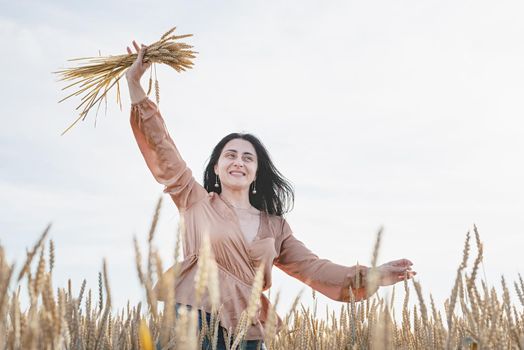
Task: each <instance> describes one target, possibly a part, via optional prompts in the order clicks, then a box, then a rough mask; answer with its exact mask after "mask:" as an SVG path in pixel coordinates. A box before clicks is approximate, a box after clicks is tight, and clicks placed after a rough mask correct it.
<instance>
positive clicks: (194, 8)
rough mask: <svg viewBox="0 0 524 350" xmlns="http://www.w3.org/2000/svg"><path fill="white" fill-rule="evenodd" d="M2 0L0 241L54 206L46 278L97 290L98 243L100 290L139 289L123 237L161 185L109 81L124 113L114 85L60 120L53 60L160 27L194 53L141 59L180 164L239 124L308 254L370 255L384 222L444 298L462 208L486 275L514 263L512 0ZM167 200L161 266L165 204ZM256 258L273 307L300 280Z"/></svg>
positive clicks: (520, 223)
mask: <svg viewBox="0 0 524 350" xmlns="http://www.w3.org/2000/svg"><path fill="white" fill-rule="evenodd" d="M0 4H1V11H0V39H1V45H2V46H3V47H2V50H1V52H2V55H0V69H1V70H2V82H3V83H2V85H1V87H0V96H2V97H1V102H2V113H1V114H0V118H1V126H2V127H1V128H0V203H1V205H0V243H1V244H2V245H3V246H4V247H5V249H6V251H7V254H8V256H9V258H10V259H12V260H16V261H17V262H18V263H19V264H21V263H22V262H23V260H24V255H25V248H26V247H29V246H30V245H32V244H33V242H34V241H35V240H36V239H37V237H38V236H39V235H40V233H41V232H42V230H43V229H44V228H45V226H46V225H47V223H48V222H51V221H52V222H53V227H52V230H51V237H52V238H53V239H54V241H55V245H56V259H57V261H56V268H55V272H54V277H55V280H54V284H55V286H65V285H66V281H67V278H71V279H72V281H73V286H74V287H75V288H76V289H78V288H79V285H80V283H81V281H82V279H83V278H87V280H88V284H89V286H91V287H93V288H95V289H96V285H97V273H98V271H99V270H100V268H101V263H102V258H103V257H106V258H107V260H108V263H109V274H110V281H111V283H112V286H111V287H112V292H113V300H114V301H115V306H116V307H121V306H123V305H125V303H126V301H127V300H128V299H129V300H131V302H133V303H137V302H138V301H140V300H143V299H144V293H143V292H142V290H141V289H140V288H139V284H138V279H137V278H136V272H135V267H134V255H133V245H132V237H133V235H137V237H138V239H139V240H140V241H141V242H142V243H145V241H146V235H147V231H148V227H149V223H150V220H151V217H152V213H153V210H154V205H155V202H156V201H157V199H158V197H159V196H160V195H161V194H162V186H161V185H159V184H157V183H156V182H155V181H154V179H153V177H152V176H151V174H150V173H149V170H148V169H147V167H146V165H145V162H144V160H143V158H142V156H141V154H140V152H139V150H138V147H137V146H136V142H135V140H134V138H133V136H132V132H131V129H130V126H129V97H128V94H127V90H126V86H125V85H124V86H122V92H123V101H124V106H123V110H122V111H120V110H119V108H118V107H117V105H116V103H115V102H114V98H115V95H114V94H113V95H111V98H110V100H109V103H108V109H107V113H104V112H103V111H102V112H101V113H99V116H98V122H97V127H96V128H94V115H93V114H92V115H90V116H89V117H88V118H87V119H86V121H85V122H83V123H80V124H78V125H77V126H76V127H75V128H74V129H73V130H71V131H70V132H69V133H68V134H66V135H65V136H60V133H61V132H62V131H63V130H64V129H65V128H66V127H67V126H68V125H69V124H70V123H71V122H72V121H73V120H74V119H76V115H75V113H74V109H75V107H76V105H77V104H78V102H79V100H78V99H77V100H72V99H71V100H68V101H66V102H63V103H60V104H58V103H57V101H59V100H60V99H61V98H63V97H64V96H66V94H67V91H61V88H62V87H64V86H65V84H63V83H60V82H58V81H57V76H56V75H53V74H52V72H53V71H56V70H58V69H60V68H64V67H69V66H71V63H69V62H67V60H68V59H70V58H76V57H85V56H95V55H98V53H99V52H101V53H102V55H109V54H121V53H124V52H125V46H126V45H129V44H130V42H131V40H133V39H136V40H137V41H139V42H143V43H145V44H148V43H152V42H154V41H156V40H157V39H159V37H160V36H161V35H162V34H163V33H164V32H165V31H166V30H168V29H169V28H171V27H172V26H174V25H176V26H177V27H178V29H177V32H178V33H179V34H186V33H193V34H194V37H192V38H189V39H185V41H186V42H188V43H190V44H192V45H194V47H195V50H196V51H198V52H199V54H198V57H197V58H196V59H195V67H194V69H193V70H191V71H189V72H185V73H182V74H178V73H176V72H175V71H174V70H172V69H171V68H169V67H158V75H159V81H160V90H161V102H160V109H161V111H162V114H163V116H164V118H165V120H166V124H167V126H168V129H169V130H170V133H171V135H172V137H173V139H174V140H175V143H176V144H177V146H178V147H179V149H180V151H181V153H182V155H183V156H184V158H185V159H186V161H187V163H188V165H189V166H190V167H191V168H192V170H193V172H194V174H195V177H196V178H197V180H198V181H201V179H202V173H203V169H204V165H205V162H206V160H207V158H208V157H209V155H210V153H211V149H212V148H213V146H214V145H215V144H216V143H217V142H218V141H219V140H220V139H221V138H222V137H223V136H224V135H226V134H227V133H229V132H233V131H248V132H252V133H254V134H256V135H258V136H259V137H260V138H261V139H262V141H263V142H264V143H265V145H266V146H267V148H268V149H269V151H270V153H271V155H272V157H273V159H274V162H275V163H276V165H277V167H278V168H279V169H280V170H281V172H282V173H283V174H284V175H285V176H286V177H287V178H289V180H290V181H291V182H292V183H293V184H294V186H295V188H296V205H295V209H294V210H293V211H292V212H291V213H289V214H288V216H287V218H288V221H289V223H290V225H291V227H292V228H293V230H294V232H295V235H296V236H297V237H298V238H299V239H301V240H303V241H304V242H305V244H306V245H307V246H308V247H309V248H310V249H312V250H313V251H314V252H316V253H317V254H318V255H319V256H320V257H323V258H328V259H331V260H332V261H334V262H337V263H340V264H346V265H353V264H355V263H356V262H357V261H359V262H360V263H361V264H368V263H369V262H370V257H371V250H372V246H373V241H374V237H375V233H376V231H377V230H378V228H379V227H380V226H381V225H383V226H384V229H385V230H384V239H383V244H382V247H381V252H380V263H383V262H386V261H389V260H393V259H397V258H403V257H406V258H409V259H411V260H412V261H413V262H414V263H415V266H414V268H415V270H416V271H418V273H419V275H418V279H419V280H420V282H421V284H422V287H423V290H424V291H425V292H426V293H429V292H431V293H432V294H433V295H434V297H435V299H436V301H437V303H438V304H440V305H443V301H444V299H445V297H446V296H448V295H449V292H450V290H451V288H452V283H453V281H454V276H455V271H456V269H457V267H458V264H459V262H460V259H461V256H462V246H463V241H464V237H465V234H466V232H467V231H468V230H471V229H472V225H473V224H474V223H475V224H477V226H478V228H479V231H480V234H481V237H482V240H483V241H484V243H485V248H484V251H485V254H484V256H485V260H484V268H485V274H486V277H487V278H488V281H489V283H491V284H499V281H500V276H501V275H502V274H504V275H505V277H506V278H507V279H509V280H510V281H512V280H514V279H516V278H517V274H518V273H519V272H522V271H523V270H524V260H523V259H522V258H521V254H522V247H523V246H524V245H523V243H524V239H523V238H522V237H523V236H522V235H523V234H524V232H522V230H523V227H524V216H523V213H524V185H523V183H522V180H523V178H524V165H523V162H522V159H523V152H524V137H523V132H524V122H523V118H522V116H523V112H524V104H523V98H522V96H523V95H524V40H523V38H524V22H523V21H522V18H523V16H524V4H523V3H522V2H520V1H501V2H492V1H489V2H487V1H441V0H439V1H395V2H392V1H365V2H364V1H329V2H326V1H323V2H321V1H304V0H301V1H286V2H281V1H240V0H239V1H222V2H218V1H149V2H147V3H146V2H139V1H112V2H105V1H90V2H89V3H86V2H83V1H82V2H81V1H76V2H74V1H63V2H62V1H54V2H50V1H45V2H36V1H35V2H31V1H18V2H14V1H9V2H8V1H4V0H1V1H0ZM165 199H166V200H165V201H164V203H165V205H164V208H163V210H162V217H161V221H160V225H159V227H158V232H157V237H156V243H157V244H158V246H159V247H160V248H161V252H162V256H163V257H164V260H165V261H164V264H165V265H167V264H168V261H170V259H171V256H172V247H173V242H174V233H175V230H176V226H177V222H178V213H177V210H176V207H175V206H174V204H173V203H172V202H171V200H170V199H169V198H168V197H167V196H166V198H165ZM274 273H275V274H274V283H273V288H272V290H273V291H277V290H282V297H281V301H282V303H281V307H280V309H281V311H284V310H286V309H287V307H289V304H290V302H291V300H292V299H293V298H294V296H295V295H296V294H297V293H298V292H299V291H300V290H301V289H302V288H303V287H304V285H302V284H301V283H299V282H297V281H295V280H294V279H292V278H291V277H289V276H287V275H285V274H283V273H281V272H280V271H278V269H277V268H275V271H274ZM482 275H483V274H482ZM382 292H383V293H387V292H391V288H384V289H383V291H382ZM310 294H311V293H310V290H309V288H306V289H305V299H304V300H305V302H308V300H309V298H310ZM320 301H321V304H320V306H323V305H324V304H325V303H329V305H330V306H334V307H339V306H340V304H338V303H335V302H329V301H328V299H327V298H324V297H321V298H320ZM321 310H323V309H322V308H321Z"/></svg>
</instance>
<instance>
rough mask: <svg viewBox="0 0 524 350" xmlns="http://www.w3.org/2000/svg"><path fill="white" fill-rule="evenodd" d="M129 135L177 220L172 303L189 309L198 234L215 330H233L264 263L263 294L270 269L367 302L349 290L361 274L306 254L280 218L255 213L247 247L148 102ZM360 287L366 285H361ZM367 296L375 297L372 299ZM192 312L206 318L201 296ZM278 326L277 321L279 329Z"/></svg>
mask: <svg viewBox="0 0 524 350" xmlns="http://www.w3.org/2000/svg"><path fill="white" fill-rule="evenodd" d="M131 127H132V130H133V133H134V136H135V138H136V141H137V143H138V146H139V148H140V151H141V152H142V155H143V156H144V159H145V161H146V164H147V166H148V167H149V169H150V170H151V172H152V174H153V176H154V177H155V179H156V180H157V181H158V182H159V183H160V184H162V185H164V186H165V189H164V192H165V193H169V195H170V196H171V198H172V199H173V201H174V202H175V204H176V206H177V207H178V209H179V211H180V215H181V216H183V219H184V223H185V232H184V237H183V243H184V245H183V254H184V260H183V261H182V263H181V270H180V275H179V278H178V280H177V282H176V289H175V290H176V293H175V294H176V297H175V298H176V302H178V303H182V304H186V305H193V304H194V303H195V300H194V296H195V293H194V281H195V274H196V270H197V261H198V252H199V250H200V244H201V242H202V237H203V234H204V233H207V234H208V235H209V237H210V243H211V250H212V253H213V255H214V257H215V260H216V263H217V265H218V273H219V281H220V298H221V303H222V310H221V313H220V324H221V326H222V327H225V328H229V327H231V328H232V329H234V328H235V327H236V325H237V323H238V321H239V317H240V314H241V312H242V311H243V310H244V309H245V308H246V307H247V303H248V301H249V296H250V293H251V285H252V283H253V280H254V277H255V271H256V268H257V266H259V264H260V263H262V262H263V263H264V287H263V290H267V289H268V288H269V287H271V270H272V267H273V265H275V266H277V267H278V268H280V269H282V270H283V271H284V272H286V273H287V274H289V275H290V276H293V277H295V278H297V279H298V280H300V281H302V282H304V283H305V284H307V285H309V286H310V287H311V288H313V289H315V290H316V291H318V292H320V293H322V294H324V295H326V296H327V297H329V298H331V299H334V300H338V301H344V302H347V301H349V288H352V291H353V294H354V295H355V298H356V299H357V300H360V299H362V298H365V297H366V291H365V289H364V288H356V287H355V286H356V285H355V283H356V282H355V281H356V279H357V274H358V275H359V277H358V278H359V279H362V278H363V277H365V274H366V272H367V270H368V268H366V267H364V266H359V267H357V266H353V267H347V266H342V265H337V264H334V263H332V262H331V261H329V260H326V259H320V258H319V257H318V256H316V255H315V254H313V253H312V252H311V251H310V250H309V249H308V248H307V247H306V246H304V244H303V243H302V242H301V241H299V240H298V239H297V238H296V237H295V235H294V234H293V232H292V230H291V228H290V227H289V225H288V223H287V222H286V220H285V219H284V218H283V217H281V216H276V215H270V214H268V213H266V212H263V211H262V212H260V224H259V227H258V231H257V233H256V235H255V237H254V239H253V240H252V241H250V242H248V241H246V239H245V237H244V235H243V233H242V229H241V225H240V222H239V220H238V216H237V214H236V213H235V211H234V208H232V207H231V206H230V205H229V204H227V203H226V202H225V201H224V200H222V198H221V197H220V196H219V195H217V194H215V193H213V192H212V193H211V194H209V193H208V192H207V191H206V190H205V189H204V187H203V186H201V185H200V184H199V183H198V182H196V181H195V178H194V177H193V175H192V173H191V170H190V169H189V168H188V167H187V166H186V163H185V162H184V160H183V159H182V158H181V156H180V154H179V152H178V150H177V148H176V146H175V144H174V142H173V140H172V139H171V137H170V136H169V133H168V131H167V129H166V126H165V124H164V120H163V119H162V116H161V115H160V112H159V110H158V108H157V106H156V105H155V104H154V103H153V102H152V101H151V100H150V99H148V98H145V99H143V100H142V101H140V102H138V103H135V104H132V107H131ZM171 272H172V268H171V269H170V270H168V271H166V272H165V273H164V274H163V276H162V278H161V280H160V282H159V283H158V284H157V285H156V286H155V290H156V292H157V295H159V300H164V298H165V295H164V294H165V292H163V291H164V290H165V289H164V288H165V283H163V282H164V281H167V280H169V278H168V277H169V276H168V274H169V273H171ZM360 283H361V284H360V285H365V281H364V280H361V281H360ZM373 292H374V291H373ZM269 305H270V304H269V300H268V299H267V298H266V297H265V296H264V295H261V307H260V309H259V310H258V312H257V316H256V320H255V321H254V322H253V324H252V325H251V327H250V328H249V330H248V332H247V336H246V339H248V340H251V339H262V338H263V337H264V324H265V322H266V318H267V312H268V309H269ZM199 308H202V309H204V310H205V311H207V312H210V311H211V305H210V303H209V301H208V299H207V297H206V296H204V298H203V300H202V305H199ZM280 325H281V321H280V319H279V326H280Z"/></svg>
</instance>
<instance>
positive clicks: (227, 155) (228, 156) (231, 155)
mask: <svg viewBox="0 0 524 350" xmlns="http://www.w3.org/2000/svg"><path fill="white" fill-rule="evenodd" d="M226 158H229V159H233V158H235V155H234V154H233V153H229V154H226Z"/></svg>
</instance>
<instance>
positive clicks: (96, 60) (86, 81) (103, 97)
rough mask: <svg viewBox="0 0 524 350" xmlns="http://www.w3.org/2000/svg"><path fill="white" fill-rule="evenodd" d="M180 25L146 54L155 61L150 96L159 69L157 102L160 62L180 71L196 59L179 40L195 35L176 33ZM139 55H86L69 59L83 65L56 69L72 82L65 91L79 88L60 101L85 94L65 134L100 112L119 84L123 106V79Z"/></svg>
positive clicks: (152, 46) (157, 92)
mask: <svg viewBox="0 0 524 350" xmlns="http://www.w3.org/2000/svg"><path fill="white" fill-rule="evenodd" d="M175 29H176V27H174V28H172V29H170V30H169V31H167V32H166V33H165V34H164V35H162V37H161V38H160V40H158V41H157V42H154V43H153V44H151V45H148V48H147V50H146V52H145V54H144V62H151V63H153V67H152V68H153V69H151V76H150V78H149V88H148V93H147V94H148V95H149V93H150V92H151V88H152V80H153V79H152V73H153V71H154V72H155V97H156V100H157V103H159V102H160V87H159V85H158V79H157V77H156V66H155V64H156V63H163V64H167V65H168V66H170V67H172V68H174V69H175V70H176V71H177V72H182V71H185V70H186V69H189V68H192V67H193V61H192V60H193V59H194V58H195V54H196V53H197V52H195V51H192V50H191V48H192V46H191V45H188V44H185V43H182V42H178V41H177V40H179V39H183V38H187V37H190V36H192V34H185V35H174V34H173V32H174V31H175ZM136 57H137V54H136V53H135V54H123V55H116V56H107V57H100V56H99V57H84V58H75V59H71V60H69V61H74V62H77V63H79V66H77V67H73V68H66V69H62V70H59V71H57V72H54V73H55V74H58V75H59V80H61V81H72V83H70V84H69V85H67V86H66V87H64V88H63V89H62V90H66V89H70V88H75V89H76V90H75V91H74V92H73V93H71V94H70V95H68V96H66V97H64V98H63V99H62V100H60V101H59V102H62V101H64V100H67V99H68V98H70V97H73V96H79V95H83V96H82V97H81V103H80V104H79V105H78V106H77V107H76V110H80V115H79V117H78V118H77V119H76V120H75V121H74V122H73V123H72V124H71V125H70V126H69V127H68V128H67V129H65V130H64V132H62V135H63V134H65V133H66V132H67V131H69V129H71V128H72V127H73V126H74V125H75V124H76V123H77V122H78V121H79V120H84V119H85V118H86V117H87V114H88V113H89V111H90V110H91V109H92V108H93V107H95V106H97V104H98V106H97V112H98V109H99V108H100V105H101V104H102V101H106V103H107V93H108V92H109V91H110V90H111V89H112V88H113V87H114V86H115V85H116V101H117V103H118V104H119V105H120V107H122V101H121V99H120V85H119V81H120V79H121V78H122V76H123V75H124V73H125V71H126V69H127V68H129V67H130V66H131V65H132V64H133V62H134V61H135V59H136Z"/></svg>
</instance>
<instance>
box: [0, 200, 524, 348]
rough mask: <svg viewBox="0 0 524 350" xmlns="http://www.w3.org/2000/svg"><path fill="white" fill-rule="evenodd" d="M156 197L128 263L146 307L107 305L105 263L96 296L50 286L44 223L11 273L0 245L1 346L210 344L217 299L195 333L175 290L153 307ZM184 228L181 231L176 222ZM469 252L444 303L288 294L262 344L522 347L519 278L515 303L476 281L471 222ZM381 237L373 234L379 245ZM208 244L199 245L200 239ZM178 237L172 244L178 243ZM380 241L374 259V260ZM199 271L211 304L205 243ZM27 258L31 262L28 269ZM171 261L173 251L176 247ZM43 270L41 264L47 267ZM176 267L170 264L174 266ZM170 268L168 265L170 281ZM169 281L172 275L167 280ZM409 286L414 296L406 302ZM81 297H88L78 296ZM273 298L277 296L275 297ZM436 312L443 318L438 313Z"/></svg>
mask: <svg viewBox="0 0 524 350" xmlns="http://www.w3.org/2000/svg"><path fill="white" fill-rule="evenodd" d="M160 205H161V202H160V201H159V203H158V205H157V208H156V210H155V215H154V218H153V221H152V224H151V229H150V231H149V235H148V253H147V259H146V266H145V267H143V266H142V264H143V261H142V255H141V253H140V251H139V249H138V244H136V245H135V247H136V259H137V261H136V266H137V272H138V275H139V280H140V282H141V284H142V286H143V287H144V290H145V294H146V296H147V297H146V301H147V305H142V304H141V303H139V304H138V305H135V306H131V305H129V303H128V306H127V308H125V309H124V310H116V311H113V310H112V308H111V291H110V288H109V277H108V272H107V267H106V264H105V261H104V262H103V265H102V271H101V272H100V275H99V290H98V302H96V301H95V300H94V299H93V293H92V292H91V290H88V291H87V293H86V291H85V285H86V282H85V280H84V282H83V284H82V285H81V287H80V290H79V292H78V293H74V292H73V288H72V285H71V282H70V281H69V283H68V285H67V287H66V288H61V287H59V288H56V289H55V288H53V286H52V271H53V266H54V260H55V255H54V254H55V250H54V244H52V243H51V244H50V247H49V251H48V254H47V258H46V254H45V251H46V248H45V244H46V236H47V234H48V231H49V227H48V228H47V229H46V230H45V232H44V233H43V234H42V236H41V237H40V239H39V240H38V241H37V243H36V244H35V246H34V247H33V248H32V249H31V250H29V251H28V252H27V261H26V263H25V264H24V265H23V266H22V268H21V269H20V272H19V274H18V279H17V280H15V278H14V276H16V274H15V267H14V265H13V264H9V263H8V262H7V261H6V258H5V254H4V250H3V248H2V247H1V246H0V349H28V350H31V349H175V348H176V349H198V348H200V347H201V344H202V342H203V341H204V338H205V337H207V338H208V339H209V341H210V342H211V343H212V344H213V349H215V348H216V339H217V336H218V333H217V332H218V330H219V328H218V322H217V319H218V315H219V313H220V306H219V305H215V307H214V311H213V313H212V322H211V324H210V326H209V327H207V326H206V327H204V328H203V329H202V331H201V332H199V331H198V329H197V328H198V327H197V316H198V315H197V311H195V310H194V309H193V310H191V311H187V310H185V309H183V308H181V309H180V312H179V315H178V317H175V313H174V307H173V306H174V295H175V293H176V290H174V288H172V289H171V291H170V292H169V293H168V299H167V301H166V302H165V303H164V304H163V305H162V306H160V305H158V304H159V303H158V302H157V298H156V295H155V291H154V289H153V288H152V285H153V283H154V281H155V280H156V279H157V278H158V274H159V273H160V271H161V270H162V262H161V260H160V258H159V255H158V253H157V250H156V248H155V246H154V245H153V242H154V233H155V228H156V223H157V221H158V213H159V210H160ZM181 229H183V228H181ZM474 235H475V241H476V248H477V255H476V258H475V260H474V262H473V265H472V268H471V270H470V271H469V272H468V271H467V267H468V258H469V256H470V253H471V252H470V250H471V245H470V240H471V236H470V234H469V233H468V235H467V238H466V243H465V246H464V250H463V259H462V262H461V264H460V266H459V268H458V270H457V275H456V278H455V283H454V286H453V289H452V291H451V293H450V297H449V298H448V299H447V300H446V301H445V303H444V305H443V307H440V308H439V307H438V306H437V305H435V302H434V300H433V297H432V296H431V295H430V297H429V300H430V304H429V307H428V304H426V301H425V300H424V294H423V291H422V288H421V286H420V285H419V284H418V283H417V282H415V281H413V283H411V282H407V281H405V283H404V289H405V296H404V301H403V308H402V310H399V311H400V313H398V311H397V313H398V314H399V315H401V318H400V319H401V321H400V322H397V319H396V317H395V311H396V310H395V309H394V307H393V299H394V296H392V297H391V299H389V300H386V299H383V298H381V297H379V296H373V297H371V298H369V299H368V300H366V301H363V302H355V301H353V300H352V301H350V302H349V303H347V304H342V305H341V310H340V314H339V316H338V317H337V316H335V312H334V311H330V310H328V309H326V314H325V315H322V316H323V317H320V315H318V314H317V308H316V306H315V307H313V308H312V309H311V308H309V307H304V306H303V305H301V304H300V303H299V298H298V297H297V299H296V300H295V302H294V303H293V305H292V307H291V309H290V311H289V312H288V313H287V314H286V315H285V316H284V317H283V322H284V328H283V330H282V331H280V332H279V333H278V334H277V333H276V324H277V319H276V313H275V310H274V309H271V310H270V313H269V317H268V319H269V322H268V323H267V324H266V338H265V344H266V346H267V347H268V348H269V349H492V348H497V349H522V348H524V311H523V310H524V282H523V280H522V277H521V276H519V280H518V281H517V282H515V283H514V287H515V290H516V293H517V297H518V300H517V302H518V303H519V305H517V304H513V303H512V301H511V299H510V295H509V290H508V289H509V287H508V283H507V282H506V280H505V279H504V278H503V277H502V279H501V290H502V293H500V294H501V295H499V293H498V292H497V291H496V289H495V288H494V287H492V286H488V285H487V283H486V281H477V280H476V279H477V270H478V267H479V264H480V263H481V261H482V253H483V250H482V243H481V241H480V236H479V233H478V231H477V228H476V227H474ZM380 237H381V235H380V234H379V235H378V236H377V242H378V241H379V240H380ZM206 242H207V243H206ZM177 244H178V243H177ZM377 252H378V243H377V244H376V245H375V249H374V252H373V260H374V261H375V262H376V255H377ZM200 256H201V259H200V260H201V261H200V262H199V267H200V271H199V273H198V277H197V279H196V282H195V283H196V285H197V293H198V295H199V296H202V295H203V294H204V293H209V296H210V298H211V300H215V303H217V301H218V300H219V290H218V280H217V277H216V270H215V269H216V265H215V264H214V260H213V259H212V256H211V252H210V247H209V242H208V241H204V244H203V245H202V250H201V254H200ZM34 257H38V259H36V260H38V261H37V262H36V261H35V264H34V265H35V268H34V269H32V268H31V266H32V265H33V260H34ZM175 257H176V258H175V261H178V249H175ZM48 265H49V267H48V268H46V266H48ZM175 266H178V265H175ZM176 271H177V268H176V267H175V278H176ZM261 271H262V270H258V272H257V275H256V278H255V280H254V284H253V292H252V296H251V301H250V303H249V305H248V307H247V309H246V310H245V311H244V313H243V314H242V317H241V319H242V321H241V322H240V323H239V325H238V327H237V328H236V329H235V330H229V331H228V332H227V334H226V336H227V338H229V339H230V340H231V342H230V344H232V346H231V348H236V347H237V346H238V345H239V344H240V343H241V341H242V339H243V337H244V335H245V332H246V327H247V325H248V324H249V323H250V322H249V320H250V319H251V318H252V317H253V316H254V315H255V314H256V311H257V308H258V307H259V305H258V303H259V301H260V299H259V295H260V293H261V286H262V277H261V276H262V273H261ZM20 283H26V284H27V291H28V293H29V300H30V305H29V306H28V308H26V309H22V307H21V306H20V301H19V300H20V292H21V285H20ZM170 283H173V285H174V281H171V282H170ZM411 285H413V289H414V290H415V294H416V296H417V298H418V303H416V304H415V305H414V306H413V307H412V308H409V306H408V305H409V298H410V295H412V291H411V289H412V288H411V287H410V286H411ZM85 294H86V295H85ZM276 299H277V300H278V295H277V297H276ZM441 309H442V311H444V316H443V315H442V313H441Z"/></svg>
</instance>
